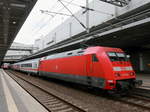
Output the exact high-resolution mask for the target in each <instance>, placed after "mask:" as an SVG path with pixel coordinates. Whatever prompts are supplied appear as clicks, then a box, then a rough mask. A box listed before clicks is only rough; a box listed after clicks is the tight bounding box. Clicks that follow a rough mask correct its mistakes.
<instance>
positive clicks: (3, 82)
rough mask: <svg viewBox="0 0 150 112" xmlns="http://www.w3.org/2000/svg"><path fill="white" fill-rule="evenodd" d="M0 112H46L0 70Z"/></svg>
mask: <svg viewBox="0 0 150 112" xmlns="http://www.w3.org/2000/svg"><path fill="white" fill-rule="evenodd" d="M0 112H48V111H47V110H46V109H45V108H44V107H43V106H42V105H41V104H40V103H39V102H37V101H36V100H35V99H34V98H33V97H32V96H31V95H29V94H28V93H27V92H26V91H25V90H24V89H22V88H21V87H20V86H19V85H18V84H17V83H16V82H15V81H14V80H13V79H12V78H11V77H9V76H8V75H7V73H5V72H4V70H3V69H0Z"/></svg>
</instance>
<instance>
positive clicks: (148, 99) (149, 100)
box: [6, 71, 150, 112]
mask: <svg viewBox="0 0 150 112" xmlns="http://www.w3.org/2000/svg"><path fill="white" fill-rule="evenodd" d="M6 72H7V73H8V75H10V76H11V77H12V78H13V79H14V80H15V81H16V82H17V83H18V84H19V85H21V86H22V87H23V88H24V89H25V90H26V91H27V92H28V93H29V94H31V95H32V96H33V97H34V98H35V99H37V101H39V102H40V103H41V104H42V105H43V106H44V107H45V108H46V109H47V110H49V111H50V112H87V111H88V109H83V108H81V107H80V106H76V105H74V104H71V103H69V102H67V101H64V99H61V98H60V97H58V96H56V95H54V94H51V93H49V92H47V90H45V89H44V88H43V87H40V84H39V85H36V84H34V81H33V82H32V81H31V80H28V79H26V78H25V77H24V76H21V75H17V74H16V73H15V72H12V71H6ZM31 85H32V86H31ZM145 93H148V94H150V91H149V90H145V89H141V88H138V89H136V90H135V91H134V93H133V94H132V95H130V96H127V97H123V98H107V97H106V98H107V99H109V100H114V101H118V102H121V103H124V104H128V105H130V106H131V105H132V106H134V107H138V108H141V109H143V110H148V111H150V95H149V96H148V94H146V95H145ZM55 109H56V110H55Z"/></svg>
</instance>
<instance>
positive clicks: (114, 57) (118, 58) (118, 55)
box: [107, 52, 128, 61]
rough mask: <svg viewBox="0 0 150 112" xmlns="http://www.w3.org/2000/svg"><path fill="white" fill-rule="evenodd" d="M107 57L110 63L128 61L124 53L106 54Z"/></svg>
mask: <svg viewBox="0 0 150 112" xmlns="http://www.w3.org/2000/svg"><path fill="white" fill-rule="evenodd" d="M107 55H108V57H109V58H110V60H111V61H128V59H127V56H126V54H125V53H119V52H108V53H107Z"/></svg>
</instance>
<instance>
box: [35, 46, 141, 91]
mask: <svg viewBox="0 0 150 112" xmlns="http://www.w3.org/2000/svg"><path fill="white" fill-rule="evenodd" d="M38 70H39V75H41V76H47V77H51V78H57V79H61V80H65V81H70V82H75V83H80V84H84V85H88V86H92V87H97V88H102V89H105V90H113V91H118V92H122V91H127V90H130V89H131V88H134V87H135V86H139V85H141V84H142V82H141V81H137V80H136V74H135V72H134V70H133V68H132V65H131V63H130V61H129V59H128V57H127V55H126V54H125V53H124V52H123V51H122V50H121V49H119V48H110V47H100V46H97V47H89V48H87V49H84V50H81V49H80V50H75V51H69V52H64V53H59V54H54V55H49V56H46V57H43V58H42V59H41V60H40V63H39V69H38Z"/></svg>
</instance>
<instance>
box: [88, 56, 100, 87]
mask: <svg viewBox="0 0 150 112" xmlns="http://www.w3.org/2000/svg"><path fill="white" fill-rule="evenodd" d="M86 66H87V67H86V69H87V82H88V84H89V85H91V84H92V83H93V82H94V77H99V75H100V73H99V70H100V68H101V66H100V63H99V59H98V58H97V56H96V54H90V55H88V56H87V64H86Z"/></svg>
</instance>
